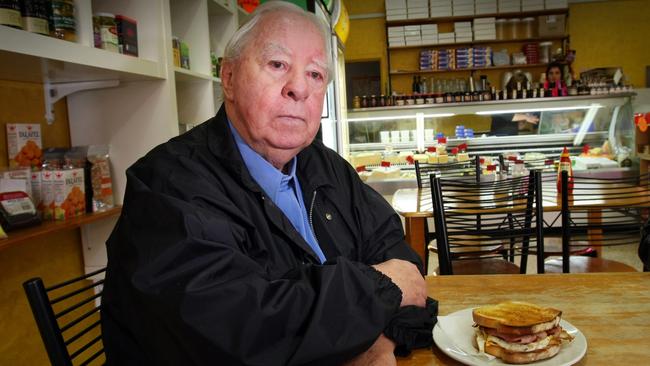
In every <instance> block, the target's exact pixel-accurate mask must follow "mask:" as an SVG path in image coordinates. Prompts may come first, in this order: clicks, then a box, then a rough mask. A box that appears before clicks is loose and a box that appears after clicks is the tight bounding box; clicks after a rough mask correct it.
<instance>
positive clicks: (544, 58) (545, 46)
mask: <svg viewBox="0 0 650 366" xmlns="http://www.w3.org/2000/svg"><path fill="white" fill-rule="evenodd" d="M551 47H553V42H541V43H540V44H539V62H540V63H543V64H547V63H549V62H551Z"/></svg>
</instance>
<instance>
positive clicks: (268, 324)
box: [102, 107, 431, 365]
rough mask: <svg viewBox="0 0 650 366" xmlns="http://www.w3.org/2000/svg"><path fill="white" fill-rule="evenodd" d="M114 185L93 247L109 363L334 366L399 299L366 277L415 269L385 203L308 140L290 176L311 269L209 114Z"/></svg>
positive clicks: (359, 347) (359, 346)
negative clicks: (318, 252) (102, 232)
mask: <svg viewBox="0 0 650 366" xmlns="http://www.w3.org/2000/svg"><path fill="white" fill-rule="evenodd" d="M126 174H127V188H126V193H125V197H124V207H123V211H122V215H121V217H120V219H119V221H118V223H117V225H116V227H115V229H114V231H113V233H112V234H111V236H110V238H109V240H108V242H107V247H108V271H107V276H106V283H105V287H104V296H103V310H102V326H103V333H104V345H105V349H106V354H107V358H108V363H109V364H115V365H127V364H152V365H153V364H155V365H204V364H205V365H207V364H212V365H214V364H217V365H230V364H248V365H303V364H309V365H336V364H340V363H341V362H342V361H344V360H346V359H349V358H350V357H351V356H353V355H355V354H358V353H361V352H362V351H363V350H365V349H367V348H368V347H369V346H370V345H371V344H372V343H373V341H374V340H375V339H376V338H377V337H378V335H379V334H380V333H381V332H382V331H383V330H384V328H385V327H386V326H387V324H388V323H389V322H390V320H391V318H392V317H394V315H395V314H396V312H397V310H398V308H399V304H400V301H401V292H400V290H399V288H397V287H396V286H395V285H394V284H393V283H392V282H391V281H390V279H388V277H385V276H384V275H382V274H381V273H379V272H377V271H375V270H374V269H373V268H371V267H369V265H371V264H376V263H380V262H383V261H386V260H388V259H390V258H401V259H406V260H409V261H411V262H414V263H417V264H419V259H418V257H417V255H416V254H415V253H414V252H413V251H412V250H411V249H410V248H409V247H408V245H407V244H406V243H405V242H404V240H403V236H404V234H403V231H402V226H401V223H400V220H399V218H398V216H397V215H396V214H395V212H394V211H393V210H392V208H391V207H390V206H389V205H388V203H387V202H386V201H385V200H384V199H383V198H382V197H381V196H380V195H379V194H377V193H376V192H375V191H373V190H372V189H371V188H369V187H368V186H366V185H365V184H363V183H362V182H361V180H360V179H359V178H358V176H357V174H356V173H355V171H354V170H353V169H352V168H351V167H350V165H349V164H348V163H347V162H346V161H345V160H343V159H342V158H341V157H340V156H339V155H337V154H336V153H335V152H334V151H331V150H330V149H328V148H326V147H325V146H323V145H322V143H320V142H318V141H315V142H314V143H312V144H311V145H310V146H309V147H307V148H306V149H304V150H303V151H302V152H301V153H300V154H299V155H298V167H297V175H298V179H299V181H300V185H301V187H302V190H303V194H304V201H305V204H306V206H307V209H308V211H309V212H308V213H309V215H310V219H311V221H312V224H313V229H314V232H315V235H316V238H317V240H318V242H319V244H320V246H321V248H322V249H323V252H324V253H325V256H326V257H327V259H328V260H327V262H326V263H325V264H324V265H321V264H318V260H317V257H316V256H315V254H314V253H313V252H312V250H311V249H310V247H309V245H308V244H307V243H306V242H305V241H304V240H303V239H302V237H301V236H300V234H299V233H298V232H296V230H295V229H294V228H293V226H292V225H291V223H290V221H289V220H288V219H287V218H286V217H285V216H284V214H283V213H282V211H280V209H279V208H278V207H277V206H275V205H274V204H273V202H272V200H271V199H270V198H268V197H266V195H265V194H264V192H263V190H262V189H261V188H260V187H259V185H258V184H257V183H256V182H255V181H254V180H253V179H252V178H251V176H250V174H249V173H248V171H247V169H246V167H245V165H244V163H243V161H242V159H241V156H240V154H239V151H238V149H237V145H236V144H235V142H234V140H233V138H232V135H231V132H230V130H229V128H228V126H227V121H226V114H225V109H224V108H223V107H222V108H221V110H220V111H219V113H218V114H217V116H216V117H215V118H212V119H211V120H209V121H207V122H205V123H203V124H201V125H200V126H198V127H196V128H194V129H192V130H191V131H190V132H188V133H186V134H184V135H182V136H179V137H177V138H174V139H172V140H170V141H169V142H167V143H165V144H162V145H160V146H158V147H156V148H155V149H153V150H152V151H151V152H149V153H148V154H147V155H146V156H145V157H144V158H142V159H140V160H139V161H138V162H136V163H135V164H134V165H133V166H132V167H130V168H129V169H128V170H127V173H126ZM429 334H431V333H429Z"/></svg>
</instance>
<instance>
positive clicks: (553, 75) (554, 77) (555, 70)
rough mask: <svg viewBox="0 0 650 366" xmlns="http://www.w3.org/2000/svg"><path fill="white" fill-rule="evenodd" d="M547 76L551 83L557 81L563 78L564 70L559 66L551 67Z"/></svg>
mask: <svg viewBox="0 0 650 366" xmlns="http://www.w3.org/2000/svg"><path fill="white" fill-rule="evenodd" d="M546 78H547V79H548V81H549V82H551V83H556V82H558V81H560V80H562V71H560V68H559V67H555V66H554V67H551V68H550V69H549V70H548V75H546Z"/></svg>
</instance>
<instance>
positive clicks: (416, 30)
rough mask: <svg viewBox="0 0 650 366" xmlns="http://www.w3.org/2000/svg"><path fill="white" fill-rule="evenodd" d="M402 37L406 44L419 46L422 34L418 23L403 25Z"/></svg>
mask: <svg viewBox="0 0 650 366" xmlns="http://www.w3.org/2000/svg"><path fill="white" fill-rule="evenodd" d="M404 39H405V40H406V45H407V46H419V45H421V44H422V34H421V33H420V26H419V25H405V26H404Z"/></svg>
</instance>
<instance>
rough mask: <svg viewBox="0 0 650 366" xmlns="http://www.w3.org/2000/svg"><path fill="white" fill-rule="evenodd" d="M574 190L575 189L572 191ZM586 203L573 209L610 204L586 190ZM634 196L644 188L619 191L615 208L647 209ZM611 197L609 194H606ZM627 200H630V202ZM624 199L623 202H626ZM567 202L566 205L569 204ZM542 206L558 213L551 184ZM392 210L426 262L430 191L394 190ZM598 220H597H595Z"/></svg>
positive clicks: (649, 202)
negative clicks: (426, 227) (426, 232)
mask: <svg viewBox="0 0 650 366" xmlns="http://www.w3.org/2000/svg"><path fill="white" fill-rule="evenodd" d="M576 189H577V187H576ZM590 192H591V194H590V196H589V199H588V200H583V199H581V200H580V201H576V207H580V208H587V207H600V208H604V207H608V206H610V205H611V204H612V202H610V201H608V199H611V196H608V197H607V198H605V196H604V194H603V192H600V191H599V190H597V189H594V190H590ZM634 192H647V188H645V187H636V186H632V187H630V186H625V187H623V186H622V187H621V195H622V196H621V197H622V198H621V197H618V198H616V202H615V204H616V205H617V206H621V205H626V206H640V207H650V195H647V194H646V195H643V196H635V195H634V194H630V193H634ZM610 195H611V193H610ZM629 196H632V197H631V198H630V197H629ZM626 197H627V198H626ZM572 202H573V201H572V200H570V202H569V204H570V205H571V204H572ZM542 204H543V207H544V212H557V213H559V212H560V211H561V209H562V200H561V196H560V195H559V194H558V193H557V189H556V185H555V184H548V183H545V184H544V187H543V189H542ZM392 206H393V208H394V209H395V211H397V213H399V214H400V215H402V216H403V217H404V225H405V234H406V242H407V243H409V245H410V246H411V248H412V249H413V250H414V251H415V252H416V253H417V254H418V255H419V256H420V258H422V260H423V261H424V260H425V258H426V253H425V251H426V250H427V249H426V247H427V243H426V242H425V234H424V233H425V225H426V220H427V218H430V217H433V205H432V203H431V190H430V189H429V188H423V189H419V188H405V189H398V190H397V191H396V192H395V194H394V195H393V199H392ZM595 219H596V220H597V219H598V218H597V217H596V218H595Z"/></svg>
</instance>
